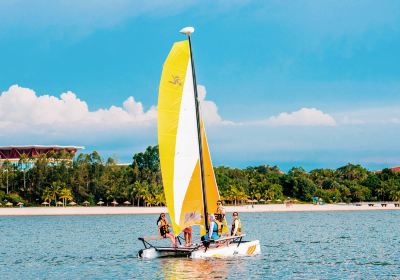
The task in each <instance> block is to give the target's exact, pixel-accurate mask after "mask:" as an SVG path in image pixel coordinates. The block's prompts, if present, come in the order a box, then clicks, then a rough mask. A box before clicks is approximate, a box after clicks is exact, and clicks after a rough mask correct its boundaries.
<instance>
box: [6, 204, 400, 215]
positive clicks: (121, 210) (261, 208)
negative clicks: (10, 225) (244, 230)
mask: <svg viewBox="0 0 400 280" xmlns="http://www.w3.org/2000/svg"><path fill="white" fill-rule="evenodd" d="M225 209H226V210H227V212H233V211H238V212H242V213H243V212H308V211H365V210H400V207H395V205H394V204H393V203H387V206H386V207H382V205H381V204H380V203H374V206H368V204H361V205H359V206H357V205H354V204H325V205H312V204H294V205H291V206H286V205H285V204H266V205H254V207H253V206H251V205H244V206H243V205H242V206H226V207H225ZM162 212H167V209H166V208H165V207H65V208H64V207H24V208H0V216H62V215H135V214H158V213H162Z"/></svg>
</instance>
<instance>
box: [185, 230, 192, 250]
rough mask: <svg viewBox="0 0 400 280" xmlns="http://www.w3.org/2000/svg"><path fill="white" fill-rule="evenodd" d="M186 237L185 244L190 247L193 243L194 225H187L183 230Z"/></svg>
mask: <svg viewBox="0 0 400 280" xmlns="http://www.w3.org/2000/svg"><path fill="white" fill-rule="evenodd" d="M183 234H184V237H185V246H187V247H189V246H191V245H192V227H187V228H185V229H184V230H183Z"/></svg>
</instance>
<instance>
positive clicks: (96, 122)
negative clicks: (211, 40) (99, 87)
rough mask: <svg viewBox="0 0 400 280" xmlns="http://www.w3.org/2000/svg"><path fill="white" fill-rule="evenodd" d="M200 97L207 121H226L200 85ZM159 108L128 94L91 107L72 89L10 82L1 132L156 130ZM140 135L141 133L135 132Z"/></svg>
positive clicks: (0, 103) (0, 102) (2, 98)
mask: <svg viewBox="0 0 400 280" xmlns="http://www.w3.org/2000/svg"><path fill="white" fill-rule="evenodd" d="M198 89H199V99H200V104H201V108H202V113H203V114H202V115H203V118H204V121H205V123H206V125H208V126H210V125H219V124H227V123H230V122H229V121H225V120H223V119H222V118H221V116H220V115H219V114H218V107H217V105H216V104H215V103H214V102H212V101H209V100H206V99H205V97H206V89H205V87H204V86H201V85H199V86H198ZM156 122H157V108H156V107H155V106H152V107H151V108H150V109H148V110H147V111H146V110H145V109H144V107H143V104H142V103H141V102H138V101H136V100H135V98H134V97H133V96H130V97H128V98H127V99H126V100H125V101H124V102H123V104H122V106H116V105H112V106H110V107H109V108H101V109H98V110H94V111H91V110H89V106H88V104H87V103H86V102H85V101H83V100H81V99H79V98H78V97H77V95H76V94H75V93H73V92H71V91H68V92H65V93H62V94H61V95H60V96H59V97H58V96H52V95H38V94H36V93H35V91H33V90H32V89H29V88H24V87H20V86H18V85H13V86H11V87H10V88H9V89H8V90H6V91H4V92H2V93H1V95H0V129H1V131H2V132H0V136H4V135H2V134H3V133H5V132H6V131H7V135H8V136H10V135H12V134H14V135H27V134H34V135H47V134H51V135H58V136H59V137H61V136H63V135H65V136H68V137H69V136H70V134H71V132H72V131H73V132H74V133H85V134H86V135H89V134H91V135H92V136H93V137H95V136H94V135H101V134H104V133H111V134H113V133H114V134H115V137H116V138H118V136H120V135H121V133H123V134H126V131H134V130H137V129H139V130H140V129H143V128H144V127H152V129H151V130H154V131H153V132H152V134H155V131H156V129H155V126H156ZM136 137H139V135H136Z"/></svg>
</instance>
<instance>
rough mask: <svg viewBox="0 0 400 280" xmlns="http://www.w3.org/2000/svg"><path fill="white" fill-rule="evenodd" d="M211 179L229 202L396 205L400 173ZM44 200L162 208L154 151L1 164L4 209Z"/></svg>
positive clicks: (268, 173)
mask: <svg viewBox="0 0 400 280" xmlns="http://www.w3.org/2000/svg"><path fill="white" fill-rule="evenodd" d="M215 175H216V180H217V184H218V187H219V191H220V194H221V197H222V199H223V200H225V201H226V202H227V203H230V204H237V203H242V202H243V201H247V200H257V201H261V202H263V201H265V202H277V201H281V200H284V199H287V198H288V197H290V198H291V199H297V200H299V201H300V202H310V201H311V200H312V198H313V197H315V196H318V197H320V198H321V199H323V200H324V201H325V202H327V203H334V202H361V201H385V200H392V201H400V173H399V172H394V171H392V170H390V169H384V170H382V171H380V172H372V171H369V170H367V169H366V168H364V167H362V166H361V165H354V164H350V163H349V164H347V165H345V166H343V167H340V168H338V169H314V170H311V171H310V172H307V171H305V170H304V169H303V168H301V167H294V168H292V169H291V170H289V172H287V173H284V172H282V171H281V170H280V169H279V168H278V167H277V166H268V165H262V166H257V167H248V168H244V169H240V168H230V167H225V166H220V167H216V168H215ZM7 191H8V193H7ZM44 201H45V202H47V203H49V204H51V205H56V204H57V202H58V203H59V204H63V205H65V204H67V202H70V201H75V202H77V203H78V204H81V203H83V202H84V201H88V202H89V203H90V204H92V205H95V204H96V203H98V202H99V201H103V202H104V203H105V204H108V203H110V202H111V201H117V202H119V203H122V202H124V201H129V202H130V203H131V204H133V205H135V206H162V205H165V197H164V192H163V188H162V180H161V173H160V161H159V155H158V147H157V146H149V147H148V148H147V149H146V150H145V151H144V152H141V153H137V154H135V155H134V156H133V161H132V164H130V165H125V166H122V165H118V164H117V162H116V161H115V160H114V159H113V158H108V159H106V160H104V159H103V158H102V157H101V156H100V155H99V153H97V152H92V153H90V154H84V153H82V154H79V155H78V156H77V157H76V158H75V159H73V158H72V155H70V154H66V153H65V152H60V153H51V154H48V155H41V156H40V157H39V158H37V159H35V160H34V161H33V162H32V161H30V159H29V158H28V157H27V156H26V155H22V156H21V158H20V160H19V162H18V163H17V164H12V163H10V162H8V161H6V162H4V163H3V164H2V165H1V166H0V203H2V205H4V203H5V202H11V203H14V204H16V203H18V202H23V203H24V204H25V205H39V204H41V203H42V202H44Z"/></svg>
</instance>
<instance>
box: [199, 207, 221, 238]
mask: <svg viewBox="0 0 400 280" xmlns="http://www.w3.org/2000/svg"><path fill="white" fill-rule="evenodd" d="M221 231H222V224H221V223H220V222H218V221H217V220H216V219H215V215H214V214H210V228H209V229H208V234H206V235H204V236H203V237H202V238H201V239H202V240H203V241H209V240H217V239H218V238H220V237H221Z"/></svg>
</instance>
